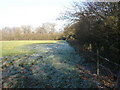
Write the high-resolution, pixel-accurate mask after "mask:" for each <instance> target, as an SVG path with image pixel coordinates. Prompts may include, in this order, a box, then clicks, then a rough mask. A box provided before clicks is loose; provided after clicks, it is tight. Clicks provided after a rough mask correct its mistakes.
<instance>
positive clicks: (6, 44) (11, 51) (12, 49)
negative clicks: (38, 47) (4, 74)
mask: <svg viewBox="0 0 120 90" xmlns="http://www.w3.org/2000/svg"><path fill="white" fill-rule="evenodd" d="M57 42H58V41H57V40H56V41H55V40H41V41H38V40H34V41H0V57H1V56H2V57H4V56H9V55H17V54H29V53H34V51H30V50H28V49H25V48H24V46H25V45H31V44H50V43H57Z"/></svg>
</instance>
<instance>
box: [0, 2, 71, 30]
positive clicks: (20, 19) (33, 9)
mask: <svg viewBox="0 0 120 90" xmlns="http://www.w3.org/2000/svg"><path fill="white" fill-rule="evenodd" d="M72 2H73V0H0V28H3V27H5V26H9V27H16V26H21V25H31V26H32V27H37V26H40V25H41V23H45V22H51V23H57V28H58V29H59V28H61V27H62V25H63V23H64V22H62V21H56V18H57V17H58V16H59V15H60V13H62V12H64V9H65V7H69V5H70V4H71V3H72Z"/></svg>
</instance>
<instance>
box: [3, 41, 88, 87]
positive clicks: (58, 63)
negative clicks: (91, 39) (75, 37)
mask: <svg viewBox="0 0 120 90" xmlns="http://www.w3.org/2000/svg"><path fill="white" fill-rule="evenodd" d="M21 49H24V50H28V51H32V52H34V53H26V54H18V55H14V56H4V57H3V58H2V62H3V65H2V67H3V73H2V76H3V87H5V88H13V87H17V88H56V87H60V88H79V87H83V83H85V84H86V86H87V87H90V84H88V82H87V81H86V80H82V79H81V78H80V74H79V73H78V71H77V68H76V64H78V63H82V61H83V60H82V59H81V58H80V57H79V55H78V54H77V53H76V52H75V51H74V49H73V48H72V47H71V46H69V44H68V43H67V42H66V41H58V42H55V43H49V44H46V43H44V44H41V43H33V44H27V45H24V46H22V47H21ZM84 86H85V85H84Z"/></svg>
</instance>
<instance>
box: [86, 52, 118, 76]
mask: <svg viewBox="0 0 120 90" xmlns="http://www.w3.org/2000/svg"><path fill="white" fill-rule="evenodd" d="M88 53H89V57H94V59H92V60H93V61H94V62H95V63H96V73H97V74H98V73H99V75H105V76H115V77H117V74H118V72H119V70H120V64H118V63H116V62H113V61H111V60H109V59H107V58H105V57H102V56H101V55H99V54H97V53H95V52H93V51H88ZM98 59H99V61H98ZM98 70H99V71H98Z"/></svg>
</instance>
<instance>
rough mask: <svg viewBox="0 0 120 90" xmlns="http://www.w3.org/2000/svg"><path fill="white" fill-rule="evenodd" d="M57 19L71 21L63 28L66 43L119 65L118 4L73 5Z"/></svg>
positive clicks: (119, 18)
mask: <svg viewBox="0 0 120 90" xmlns="http://www.w3.org/2000/svg"><path fill="white" fill-rule="evenodd" d="M60 19H67V20H69V21H71V24H69V25H68V26H66V27H65V28H64V37H65V38H66V39H67V40H73V41H78V43H79V45H82V46H83V47H84V48H85V49H86V50H88V51H92V52H95V53H97V52H99V55H101V56H103V57H105V58H108V59H109V60H112V61H114V62H116V63H119V64H120V61H119V60H120V3H119V2H84V3H79V2H74V4H73V6H72V8H70V9H68V10H67V11H66V12H65V13H64V15H63V16H62V17H61V18H60Z"/></svg>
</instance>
